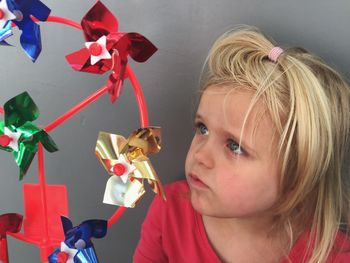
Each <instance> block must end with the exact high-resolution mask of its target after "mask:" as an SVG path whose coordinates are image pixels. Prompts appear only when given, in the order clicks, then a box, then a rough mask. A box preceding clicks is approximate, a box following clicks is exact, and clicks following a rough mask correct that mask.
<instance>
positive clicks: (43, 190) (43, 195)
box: [38, 143, 50, 244]
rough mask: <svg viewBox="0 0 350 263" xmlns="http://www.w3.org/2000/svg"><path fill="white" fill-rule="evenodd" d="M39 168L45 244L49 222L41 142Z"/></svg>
mask: <svg viewBox="0 0 350 263" xmlns="http://www.w3.org/2000/svg"><path fill="white" fill-rule="evenodd" d="M38 169H39V184H40V192H41V205H42V208H43V212H44V233H45V235H44V238H43V240H42V243H43V244H46V243H47V242H48V241H49V238H50V237H49V228H48V226H49V224H48V221H47V217H48V213H47V195H46V182H45V167H44V152H43V146H42V145H41V143H39V145H38Z"/></svg>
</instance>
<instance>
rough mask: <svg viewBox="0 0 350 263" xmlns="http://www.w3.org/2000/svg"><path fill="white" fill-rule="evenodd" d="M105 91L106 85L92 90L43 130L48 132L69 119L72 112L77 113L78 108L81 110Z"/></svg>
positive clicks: (106, 90) (106, 89)
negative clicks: (92, 91) (94, 90)
mask: <svg viewBox="0 0 350 263" xmlns="http://www.w3.org/2000/svg"><path fill="white" fill-rule="evenodd" d="M106 92H108V87H107V86H103V87H101V88H100V89H98V90H97V91H96V92H94V93H93V94H91V95H90V96H89V97H87V98H86V99H85V100H83V101H82V102H80V103H79V104H77V105H76V106H74V107H73V108H71V109H70V110H68V111H67V112H66V113H64V114H63V115H61V116H60V117H58V118H57V119H56V120H54V121H53V122H51V123H50V124H48V125H47V126H46V127H45V128H44V130H45V131H46V132H50V131H52V130H53V129H55V128H56V127H57V126H59V125H61V124H62V123H63V122H64V121H66V120H67V119H69V118H70V117H72V116H73V115H74V114H76V113H78V112H79V111H80V110H82V109H83V108H84V107H86V106H87V105H89V104H90V103H92V102H94V101H95V100H97V99H98V98H99V97H100V96H102V95H103V94H105V93H106Z"/></svg>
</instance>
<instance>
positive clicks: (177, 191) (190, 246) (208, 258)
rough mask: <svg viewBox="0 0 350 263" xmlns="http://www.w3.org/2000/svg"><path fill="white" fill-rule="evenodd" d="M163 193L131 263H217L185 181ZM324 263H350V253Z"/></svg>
mask: <svg viewBox="0 0 350 263" xmlns="http://www.w3.org/2000/svg"><path fill="white" fill-rule="evenodd" d="M166 193H167V201H163V200H162V199H161V198H160V197H158V196H156V197H155V199H154V201H153V203H152V204H151V207H150V209H149V211H148V214H147V217H146V219H145V221H144V223H143V224H142V230H141V239H140V241H139V243H138V245H137V248H136V251H135V254H134V263H166V262H169V263H187V262H188V263H203V262H207V263H220V262H221V261H220V259H219V258H218V256H217V255H216V254H215V252H214V250H213V248H212V247H211V245H210V243H209V240H208V238H207V235H206V232H205V229H204V225H203V221H202V217H201V215H200V214H199V213H197V212H196V211H195V210H194V209H193V207H192V205H191V202H190V199H189V188H188V185H187V183H186V181H179V182H175V183H173V184H170V185H169V186H167V187H166ZM337 240H338V241H343V240H345V239H344V235H343V234H339V235H338V237H337ZM305 247H306V239H305V238H300V239H299V241H298V242H297V243H296V244H295V245H294V247H293V249H292V250H291V252H290V254H289V257H290V259H291V260H292V262H293V263H300V262H302V258H303V255H304V249H305ZM333 254H334V253H333ZM287 262H288V260H282V261H281V263H287ZM327 263H350V253H342V254H340V255H338V256H337V258H336V260H334V255H331V257H330V260H328V261H327Z"/></svg>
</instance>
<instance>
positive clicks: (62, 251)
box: [48, 216, 107, 263]
mask: <svg viewBox="0 0 350 263" xmlns="http://www.w3.org/2000/svg"><path fill="white" fill-rule="evenodd" d="M61 221H62V226H63V230H64V235H65V240H64V242H61V247H60V248H59V249H56V250H55V251H54V252H53V253H52V254H51V255H50V256H49V258H48V259H49V262H50V263H65V262H67V263H98V258H97V256H96V252H95V249H94V246H93V244H92V242H91V239H92V238H103V237H104V236H105V235H106V233H107V221H106V220H99V219H92V220H86V221H84V222H82V223H81V224H80V225H78V226H76V227H73V224H72V222H71V221H70V220H69V219H68V218H66V217H64V216H61Z"/></svg>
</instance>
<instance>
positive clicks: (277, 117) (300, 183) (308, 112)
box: [201, 26, 350, 263]
mask: <svg viewBox="0 0 350 263" xmlns="http://www.w3.org/2000/svg"><path fill="white" fill-rule="evenodd" d="M274 46H275V44H274V43H273V41H271V40H269V39H268V38H267V37H265V36H264V35H263V34H262V33H261V32H259V30H258V29H256V28H253V27H247V26H244V27H239V28H237V29H235V30H232V31H230V32H227V33H225V34H224V35H222V36H221V37H220V38H219V39H218V40H217V41H216V42H215V43H214V45H213V47H212V48H211V50H210V52H209V55H208V58H207V61H206V63H205V69H204V72H203V73H204V74H203V79H202V84H201V91H204V90H205V89H206V88H208V87H209V86H212V85H223V86H225V87H232V88H237V87H239V88H242V89H248V90H250V91H252V92H254V94H255V95H254V98H253V100H252V105H251V107H253V106H254V103H256V101H257V100H261V101H263V103H264V104H265V106H266V108H267V112H268V114H269V115H270V117H271V119H272V121H273V123H274V125H275V128H276V132H277V135H278V136H277V137H278V146H279V147H278V149H277V153H278V157H279V158H278V159H279V162H280V176H281V177H280V198H279V200H278V203H277V204H276V205H275V207H274V210H273V211H274V213H275V215H276V226H277V227H278V229H279V230H282V231H285V232H284V233H285V234H287V235H288V236H289V238H290V240H291V242H290V243H291V244H290V247H291V246H292V243H293V242H294V241H295V240H296V238H297V237H298V236H299V235H300V234H301V233H303V232H305V231H308V232H309V233H310V235H309V249H310V250H311V251H309V253H310V254H311V256H310V258H309V260H308V262H309V263H316V262H317V263H321V262H326V259H327V257H328V255H329V253H330V251H331V250H332V249H333V248H335V237H336V235H337V232H338V231H339V229H341V228H344V226H345V229H348V226H349V220H350V207H349V205H350V193H349V191H350V185H349V165H348V163H347V162H346V161H345V159H346V158H347V154H348V152H349V132H350V91H349V86H348V84H347V83H346V81H345V80H344V79H343V78H342V77H341V75H340V74H339V73H337V72H336V71H335V70H334V69H332V68H331V67H329V66H327V65H326V64H325V63H324V62H323V61H322V60H321V59H320V58H319V57H317V56H315V55H313V54H310V53H309V52H307V51H306V50H305V49H302V48H290V49H286V50H284V52H283V53H282V54H281V55H280V56H279V58H278V60H277V61H276V62H273V61H271V60H270V59H269V58H268V54H269V52H270V50H271V49H272V48H273V47H274Z"/></svg>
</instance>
